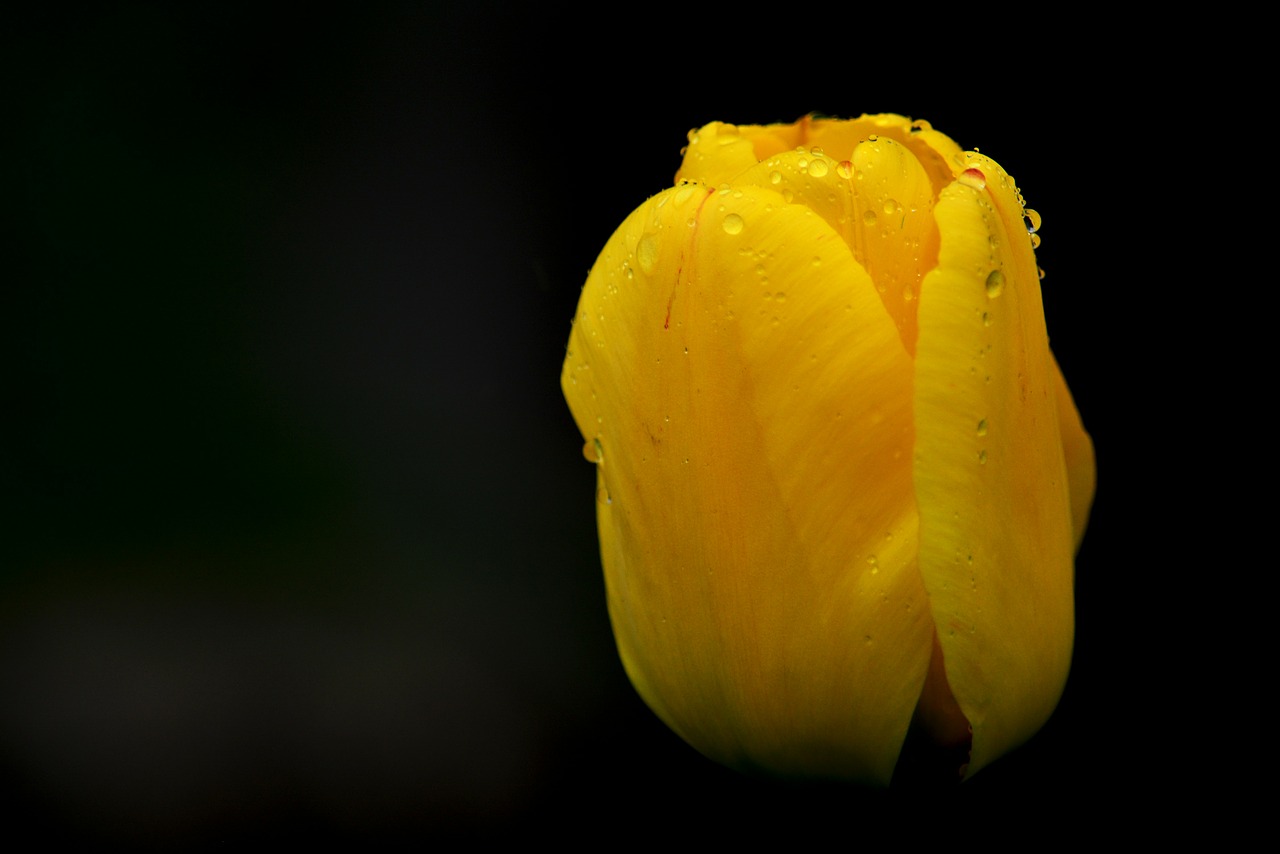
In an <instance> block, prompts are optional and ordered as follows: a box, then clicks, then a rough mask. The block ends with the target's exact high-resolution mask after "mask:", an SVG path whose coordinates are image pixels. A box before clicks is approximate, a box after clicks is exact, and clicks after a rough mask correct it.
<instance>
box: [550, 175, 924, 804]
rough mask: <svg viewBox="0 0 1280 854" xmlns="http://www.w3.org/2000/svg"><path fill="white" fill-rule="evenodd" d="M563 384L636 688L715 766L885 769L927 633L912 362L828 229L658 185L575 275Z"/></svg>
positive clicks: (748, 196)
mask: <svg viewBox="0 0 1280 854" xmlns="http://www.w3.org/2000/svg"><path fill="white" fill-rule="evenodd" d="M562 385H563V387H564V391H565V395H566V398H567V399H568V400H569V403H570V407H571V409H572V410H573V413H574V417H575V419H576V421H577V423H578V426H579V428H580V429H581V430H582V433H583V437H584V440H585V441H586V442H587V444H588V456H589V457H591V458H597V459H599V480H600V498H601V503H600V504H599V506H598V511H599V528H600V537H601V551H602V555H603V559H604V564H605V576H606V584H607V588H608V596H609V608H610V615H611V618H612V620H613V624H614V630H615V635H616V637H617V641H618V647H619V651H620V653H621V657H622V659H623V662H624V664H625V666H626V669H627V672H628V674H629V675H630V677H631V679H632V681H633V683H634V684H635V686H636V687H637V689H638V690H639V692H640V694H641V695H642V696H643V697H644V699H645V700H646V701H647V702H648V703H649V705H650V706H651V707H652V708H653V709H654V711H655V712H657V714H658V715H659V716H660V717H662V719H663V720H664V721H666V722H667V724H668V725H670V726H671V727H672V728H673V729H674V730H675V731H676V732H678V733H679V734H680V735H681V736H683V737H684V738H685V739H686V740H687V741H689V742H690V743H691V744H693V745H694V746H695V747H697V748H698V749H699V750H701V751H703V752H704V753H706V754H707V755H708V756H710V757H712V758H714V759H717V760H718V761H721V762H724V763H726V764H728V765H731V766H735V767H739V768H768V769H770V770H772V771H774V772H777V773H782V774H797V775H799V774H804V775H816V776H831V777H841V778H846V779H856V780H864V781H868V782H877V783H881V784H883V783H887V781H888V780H889V778H890V776H891V775H892V772H893V768H894V763H895V762H896V759H897V755H898V752H899V749H900V747H901V744H902V741H903V738H904V736H905V733H906V729H907V726H908V724H909V722H910V719H911V715H912V711H913V709H914V706H915V704H916V701H917V698H918V697H919V694H920V690H921V686H922V684H923V682H924V677H925V672H926V669H927V667H928V662H929V657H930V650H931V643H932V632H933V626H932V622H931V620H930V615H929V613H928V604H927V600H926V597H925V592H924V588H923V586H922V584H921V579H920V575H919V572H918V569H917V566H916V560H915V555H916V533H917V517H916V509H915V500H914V494H913V488H912V467H911V448H912V441H913V435H912V419H911V405H912V400H911V387H912V364H911V361H910V359H909V357H908V356H907V354H906V353H905V351H904V350H903V348H902V347H901V345H900V341H899V336H898V331H897V329H896V328H895V326H894V324H893V323H892V321H891V319H890V318H889V317H888V315H887V314H886V313H885V312H884V310H883V307H882V304H881V300H880V296H879V294H878V293H877V292H876V289H875V285H874V284H873V283H872V281H871V279H870V277H869V276H868V275H867V274H866V272H865V271H864V270H863V269H862V268H861V266H860V265H858V264H857V262H856V261H855V260H854V258H853V256H852V254H851V252H850V251H849V247H848V244H847V243H846V242H845V240H844V239H843V238H842V237H841V235H840V234H838V233H837V232H836V231H835V230H834V229H833V228H831V227H830V225H828V224H827V222H826V221H825V220H824V219H823V218H822V217H821V216H819V215H817V214H815V213H813V212H812V211H810V210H808V209H807V208H805V207H802V206H799V205H793V204H788V203H787V202H786V200H785V199H784V198H783V197H782V195H780V194H779V193H777V192H775V191H774V190H772V189H768V188H763V187H755V186H744V187H741V188H738V187H735V188H733V189H727V188H726V189H725V191H724V192H721V191H720V190H718V189H715V188H706V187H703V186H701V185H697V184H685V185H682V186H679V187H676V188H673V189H672V190H668V191H666V192H664V193H662V194H660V195H659V196H656V197H655V198H653V199H651V200H650V201H649V202H647V203H646V204H645V205H643V206H642V207H641V208H640V209H638V210H637V211H636V212H635V213H634V214H633V215H632V216H631V217H630V218H628V220H627V221H626V222H625V223H624V224H623V225H622V227H621V228H620V229H619V230H618V232H617V233H616V234H615V235H614V237H613V238H612V239H611V240H610V241H609V243H608V245H607V246H606V247H605V250H604V252H603V253H602V254H601V256H600V258H599V260H598V261H597V263H596V265H595V267H594V268H593V270H592V272H591V274H590V276H589V278H588V281H587V285H586V287H585V290H584V293H583V298H582V302H581V306H580V310H579V314H578V317H577V319H576V321H575V324H574V329H573V332H572V335H571V339H570V347H569V354H568V357H567V358H566V361H565V368H564V373H563V375H562Z"/></svg>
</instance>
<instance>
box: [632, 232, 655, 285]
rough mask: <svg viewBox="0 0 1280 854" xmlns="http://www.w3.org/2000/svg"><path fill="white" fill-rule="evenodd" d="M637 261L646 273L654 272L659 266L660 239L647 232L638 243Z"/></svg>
mask: <svg viewBox="0 0 1280 854" xmlns="http://www.w3.org/2000/svg"><path fill="white" fill-rule="evenodd" d="M636 261H637V262H639V264H640V269H641V270H643V271H644V272H645V275H648V274H650V273H652V272H653V270H654V268H655V267H657V266H658V241H657V238H655V237H654V236H653V235H652V234H646V235H645V236H644V237H642V238H640V242H639V243H638V244H636Z"/></svg>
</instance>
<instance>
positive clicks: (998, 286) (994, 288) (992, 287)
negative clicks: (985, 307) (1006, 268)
mask: <svg viewBox="0 0 1280 854" xmlns="http://www.w3.org/2000/svg"><path fill="white" fill-rule="evenodd" d="M1003 290H1004V273H1001V272H1000V271H999V270H992V271H991V272H990V273H988V274H987V296H989V297H998V296H1000V292H1001V291H1003Z"/></svg>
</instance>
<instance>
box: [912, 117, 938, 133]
mask: <svg viewBox="0 0 1280 854" xmlns="http://www.w3.org/2000/svg"><path fill="white" fill-rule="evenodd" d="M925 130H933V125H931V124H929V123H928V122H927V121H925V120H924V119H916V120H915V121H914V122H912V123H911V132H912V133H920V132H921V131H925Z"/></svg>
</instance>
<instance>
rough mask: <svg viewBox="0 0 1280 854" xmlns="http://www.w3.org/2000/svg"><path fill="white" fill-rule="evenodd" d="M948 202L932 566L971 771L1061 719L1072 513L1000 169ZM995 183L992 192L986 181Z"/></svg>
mask: <svg viewBox="0 0 1280 854" xmlns="http://www.w3.org/2000/svg"><path fill="white" fill-rule="evenodd" d="M966 156H967V157H969V158H970V160H969V163H968V165H969V166H970V167H971V168H972V169H974V170H976V171H974V172H969V173H966V174H965V175H963V176H962V177H961V180H959V181H957V182H956V183H955V184H954V185H952V186H951V187H949V188H947V189H946V190H944V191H943V193H942V196H941V199H940V200H939V202H938V204H937V207H936V215H937V219H938V225H939V230H940V234H941V245H940V250H939V265H938V268H937V269H936V270H935V271H934V272H933V273H931V274H930V275H929V276H928V277H926V279H925V282H924V286H923V293H922V296H921V302H920V307H919V327H920V338H919V344H918V350H917V359H916V387H915V400H916V435H917V441H916V455H915V482H916V490H917V497H918V501H919V507H920V569H921V573H922V575H923V578H924V584H925V586H926V588H927V589H928V591H929V594H930V602H931V607H932V611H933V615H934V620H935V623H936V625H937V631H938V638H939V641H940V643H941V647H942V651H943V655H944V658H945V665H946V673H947V679H948V682H949V683H950V687H951V690H952V692H953V693H954V695H955V698H956V700H957V701H958V702H959V705H960V708H961V710H962V711H963V712H964V714H965V716H966V717H967V718H968V720H969V722H970V724H971V725H972V727H973V743H972V755H971V761H970V767H969V770H970V773H972V772H974V771H977V770H978V769H979V768H981V767H982V766H984V765H986V764H987V763H989V762H990V761H991V760H992V759H994V758H996V757H997V756H999V755H1000V754H1002V753H1005V752H1007V751H1008V750H1009V749H1011V748H1013V747H1014V746H1016V745H1017V744H1019V743H1021V742H1022V741H1024V740H1026V739H1027V738H1028V737H1030V736H1031V735H1032V734H1033V733H1034V732H1035V731H1036V730H1037V729H1038V728H1039V727H1040V726H1041V725H1042V724H1043V723H1044V721H1045V720H1046V719H1047V718H1048V717H1049V714H1050V713H1051V712H1052V710H1053V708H1054V706H1055V705H1056V703H1057V700H1058V698H1059V696H1060V694H1061V691H1062V687H1063V684H1064V683H1065V680H1066V676H1067V671H1068V668H1069V666H1070V661H1071V646H1072V639H1073V631H1074V622H1073V619H1074V618H1073V601H1072V583H1073V564H1072V556H1073V554H1074V544H1073V536H1072V508H1071V496H1070V491H1069V486H1068V472H1067V467H1066V462H1065V456H1064V449H1063V438H1062V431H1061V427H1060V413H1059V412H1058V395H1059V392H1058V388H1057V383H1058V377H1057V370H1056V367H1055V365H1054V362H1053V359H1052V357H1051V355H1050V353H1049V346H1048V337H1047V333H1046V331H1045V324H1044V314H1043V308H1042V305H1041V300H1040V288H1039V279H1038V276H1037V272H1036V266H1035V259H1034V257H1033V253H1032V249H1031V245H1030V242H1029V240H1028V238H1027V235H1026V231H1025V227H1024V225H1023V222H1022V206H1021V204H1020V203H1019V201H1018V196H1017V190H1016V188H1015V187H1014V185H1013V182H1012V180H1011V179H1009V177H1008V176H1007V175H1006V174H1005V173H1004V171H1003V170H1002V169H1001V168H1000V167H999V166H998V165H997V164H996V163H994V162H993V161H991V160H989V159H987V158H985V157H981V156H979V155H976V154H971V155H966ZM983 179H985V181H984V180H983Z"/></svg>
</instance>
